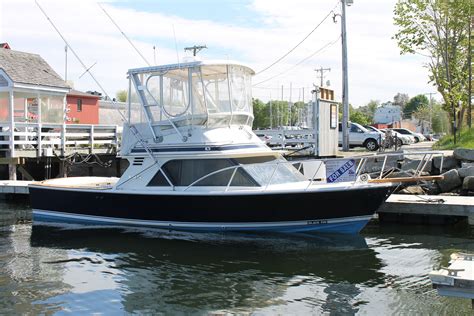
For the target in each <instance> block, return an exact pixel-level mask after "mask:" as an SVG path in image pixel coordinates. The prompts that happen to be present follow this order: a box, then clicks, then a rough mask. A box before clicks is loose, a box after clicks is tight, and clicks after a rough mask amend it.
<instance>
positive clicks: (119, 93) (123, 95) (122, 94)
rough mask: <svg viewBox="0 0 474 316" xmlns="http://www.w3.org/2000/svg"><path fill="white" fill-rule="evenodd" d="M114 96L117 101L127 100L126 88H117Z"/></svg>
mask: <svg viewBox="0 0 474 316" xmlns="http://www.w3.org/2000/svg"><path fill="white" fill-rule="evenodd" d="M115 96H116V97H117V101H119V102H127V96H128V93H127V90H119V91H117V93H116V94H115Z"/></svg>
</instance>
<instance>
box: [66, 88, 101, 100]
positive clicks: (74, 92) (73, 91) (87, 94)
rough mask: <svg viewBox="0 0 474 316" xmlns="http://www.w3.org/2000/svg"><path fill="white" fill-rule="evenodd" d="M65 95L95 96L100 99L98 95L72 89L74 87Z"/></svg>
mask: <svg viewBox="0 0 474 316" xmlns="http://www.w3.org/2000/svg"><path fill="white" fill-rule="evenodd" d="M67 96H75V97H84V98H96V99H100V95H96V94H91V93H86V92H82V91H79V90H74V89H72V90H71V91H69V92H68V94H67Z"/></svg>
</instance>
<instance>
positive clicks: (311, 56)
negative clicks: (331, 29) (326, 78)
mask: <svg viewBox="0 0 474 316" xmlns="http://www.w3.org/2000/svg"><path fill="white" fill-rule="evenodd" d="M340 38H341V36H340V35H339V36H338V37H337V38H336V39H335V40H334V41H332V42H329V43H326V45H324V46H323V47H321V48H319V49H318V50H316V51H315V52H313V53H312V54H311V55H309V56H307V57H306V58H304V59H302V60H300V61H299V62H298V63H297V64H295V65H294V66H292V67H291V68H288V69H287V70H285V71H282V72H280V73H278V74H276V75H275V76H272V77H270V78H268V79H265V80H262V81H260V82H257V83H256V84H254V85H252V86H253V87H255V86H257V85H259V84H262V83H264V82H267V81H270V80H272V79H274V78H276V77H278V76H281V75H284V74H286V73H287V72H289V71H291V70H293V69H294V68H296V67H298V66H299V65H301V64H302V63H304V62H306V61H307V60H308V59H310V58H313V57H314V56H315V55H316V54H318V53H320V52H322V51H323V50H325V49H326V48H328V47H329V46H332V45H334V44H336V43H337V42H338V41H339V39H340Z"/></svg>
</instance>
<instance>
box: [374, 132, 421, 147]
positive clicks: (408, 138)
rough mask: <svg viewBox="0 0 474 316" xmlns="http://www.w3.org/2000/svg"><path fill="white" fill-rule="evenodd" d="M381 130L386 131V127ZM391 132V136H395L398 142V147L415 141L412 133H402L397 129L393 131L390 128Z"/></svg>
mask: <svg viewBox="0 0 474 316" xmlns="http://www.w3.org/2000/svg"><path fill="white" fill-rule="evenodd" d="M381 131H382V132H384V133H385V132H386V131H387V129H385V128H383V129H381ZM391 131H392V133H393V136H395V137H396V138H397V142H398V144H397V145H398V147H400V146H402V145H411V144H413V143H415V137H413V136H412V135H403V134H401V133H399V132H397V131H394V130H391Z"/></svg>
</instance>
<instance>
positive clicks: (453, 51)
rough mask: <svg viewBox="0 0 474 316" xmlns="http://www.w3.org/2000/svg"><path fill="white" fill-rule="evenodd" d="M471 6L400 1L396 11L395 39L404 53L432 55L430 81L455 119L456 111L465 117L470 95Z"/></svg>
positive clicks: (464, 1) (462, 0)
mask: <svg viewBox="0 0 474 316" xmlns="http://www.w3.org/2000/svg"><path fill="white" fill-rule="evenodd" d="M471 6H472V0H455V1H452V0H398V2H397V4H396V5H395V10H394V13H395V16H394V22H395V24H396V25H397V26H398V32H397V33H396V34H395V36H394V38H395V40H396V41H397V43H398V46H399V47H400V50H401V53H402V54H408V53H409V54H415V53H417V54H421V55H423V56H426V57H428V63H427V67H428V69H429V71H430V76H429V79H430V82H432V83H433V84H434V85H435V86H436V87H437V90H438V91H439V92H440V93H441V95H442V96H443V100H444V109H445V110H447V111H448V113H449V115H450V116H451V119H452V118H453V116H454V115H455V116H458V115H457V114H454V113H453V112H458V111H459V112H461V115H459V116H460V117H461V118H462V117H463V116H464V115H463V113H464V111H465V109H466V103H467V98H468V94H467V83H468V79H467V78H468V71H467V69H468V67H469V65H468V54H469V53H470V52H469V51H468V45H467V42H468V41H467V38H468V34H467V30H468V25H469V23H470V20H471V16H470V15H471V14H470V12H472V11H471V9H472V8H471ZM459 103H461V104H462V106H461V107H458V104H459ZM453 110H454V111H453ZM460 123H461V122H460ZM458 125H459V127H460V126H461V124H458ZM453 133H454V126H453Z"/></svg>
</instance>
